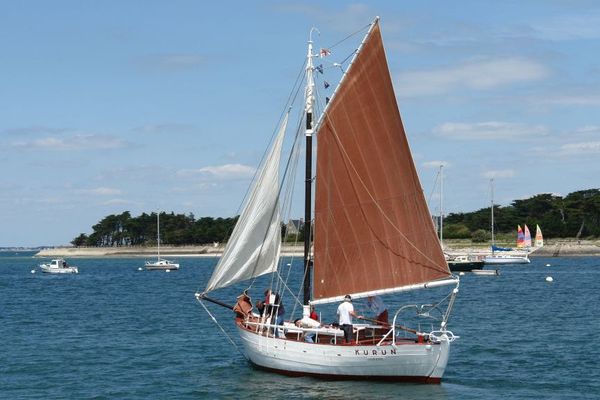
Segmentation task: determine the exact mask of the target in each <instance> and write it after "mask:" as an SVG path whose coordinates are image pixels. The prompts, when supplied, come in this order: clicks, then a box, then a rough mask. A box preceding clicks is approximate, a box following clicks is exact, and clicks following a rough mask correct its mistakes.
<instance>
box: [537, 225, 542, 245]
mask: <svg viewBox="0 0 600 400" xmlns="http://www.w3.org/2000/svg"><path fill="white" fill-rule="evenodd" d="M535 247H544V237H543V236H542V230H541V229H540V226H539V225H536V226H535Z"/></svg>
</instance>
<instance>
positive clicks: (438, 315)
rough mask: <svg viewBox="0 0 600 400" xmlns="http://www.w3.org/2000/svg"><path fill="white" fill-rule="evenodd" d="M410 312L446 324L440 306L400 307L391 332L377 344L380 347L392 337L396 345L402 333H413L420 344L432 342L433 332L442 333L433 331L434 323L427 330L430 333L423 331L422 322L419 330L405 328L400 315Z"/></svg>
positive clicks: (418, 327)
mask: <svg viewBox="0 0 600 400" xmlns="http://www.w3.org/2000/svg"><path fill="white" fill-rule="evenodd" d="M409 310H414V311H415V317H417V318H426V319H432V320H434V321H440V322H442V326H444V324H443V319H444V313H443V312H442V310H440V309H439V304H421V305H417V304H407V305H404V306H402V307H400V308H399V309H398V311H396V313H395V314H394V319H393V320H392V325H391V329H390V331H389V332H388V333H387V334H386V335H385V336H384V337H383V338H382V339H381V340H380V341H379V343H378V344H377V345H378V346H379V345H380V344H382V343H383V342H384V341H385V340H386V339H387V338H388V337H389V336H390V335H391V337H392V344H393V345H396V338H397V336H398V335H399V334H400V332H401V331H402V332H404V333H405V334H406V333H411V334H413V335H415V336H416V337H417V341H418V342H424V341H427V340H431V337H432V336H431V332H441V331H434V330H433V323H430V328H429V329H427V331H429V332H430V333H425V331H426V330H425V329H423V326H422V325H423V323H422V322H419V323H418V324H417V329H413V328H409V327H407V326H405V325H404V324H402V323H400V320H399V316H400V314H401V313H404V314H405V313H406V312H407V311H409ZM444 332H446V331H444ZM434 336H435V335H434ZM452 337H453V338H454V335H452ZM435 338H438V336H435ZM452 340H454V339H452Z"/></svg>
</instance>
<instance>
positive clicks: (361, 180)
mask: <svg viewBox="0 0 600 400" xmlns="http://www.w3.org/2000/svg"><path fill="white" fill-rule="evenodd" d="M325 118H327V120H328V121H330V123H329V125H330V126H331V133H332V135H333V137H334V138H335V140H336V142H337V144H338V147H339V149H340V150H341V152H342V154H343V155H344V157H343V158H344V161H345V164H347V165H349V166H350V167H351V169H352V171H353V172H354V174H355V175H356V177H358V181H359V182H360V184H361V186H362V187H363V189H364V190H365V192H366V193H367V195H368V196H369V198H370V199H371V201H372V202H373V204H374V205H375V206H376V208H377V210H379V212H380V214H381V215H382V216H383V218H384V219H385V220H386V221H387V222H388V223H389V224H390V226H391V227H392V228H394V230H395V231H396V232H398V234H399V235H400V236H401V237H402V238H403V239H404V240H405V241H406V242H407V243H408V244H409V245H410V246H411V247H412V248H413V249H415V250H416V251H417V252H418V253H419V254H421V255H422V256H423V257H425V259H427V260H428V261H429V262H431V264H433V266H434V268H432V267H431V266H429V265H426V264H422V263H420V262H416V261H413V260H410V261H413V262H415V263H416V264H419V265H422V266H423V267H426V268H429V269H433V270H436V271H438V272H444V273H445V272H447V269H448V268H447V267H446V268H444V267H442V266H441V265H438V264H437V263H436V262H435V261H433V260H432V259H431V258H430V257H429V256H428V255H426V254H425V253H423V252H422V251H421V250H420V249H419V248H418V247H417V246H415V245H414V244H413V243H412V241H411V240H410V239H408V238H407V237H406V235H404V233H403V232H402V231H401V230H400V228H398V226H396V224H395V223H394V222H393V221H392V220H391V219H390V218H389V216H388V215H387V214H386V213H385V211H384V210H383V209H382V208H381V205H380V204H379V202H378V201H377V200H376V199H375V197H374V196H373V194H372V193H371V191H370V190H369V188H368V187H367V185H366V183H365V182H364V180H363V179H362V177H361V176H360V174H359V173H358V170H357V169H356V166H355V165H354V163H353V162H352V160H351V159H350V156H349V155H348V153H347V152H346V148H345V147H344V146H343V144H342V142H341V139H340V138H339V136H338V134H337V131H336V129H335V127H334V126H333V125H334V124H333V122H332V121H331V119H330V118H329V115H327V114H326V115H325ZM352 187H353V189H354V193H355V194H356V196H357V198H358V193H357V190H356V187H355V185H354V184H352ZM360 211H361V214H362V215H363V217H364V218H365V220H366V221H368V220H369V219H368V218H367V216H366V215H365V211H364V208H363V207H360ZM431 223H432V224H433V221H432V222H431ZM368 226H369V229H370V230H371V232H372V233H373V234H374V235H375V237H377V239H378V240H379V241H380V243H381V244H383V245H384V246H385V247H386V248H387V249H388V250H390V251H391V252H392V253H393V254H395V255H397V256H398V257H401V258H404V259H407V257H406V256H404V255H402V254H398V253H396V252H395V251H393V250H392V249H391V248H390V246H389V245H388V244H387V243H386V242H384V241H383V240H382V239H380V238H379V236H378V235H377V234H376V233H375V232H374V231H373V229H372V227H371V225H370V224H369V225H368Z"/></svg>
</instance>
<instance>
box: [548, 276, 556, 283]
mask: <svg viewBox="0 0 600 400" xmlns="http://www.w3.org/2000/svg"><path fill="white" fill-rule="evenodd" d="M553 281H554V279H552V277H551V276H547V277H546V282H553Z"/></svg>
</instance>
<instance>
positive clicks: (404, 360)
mask: <svg viewBox="0 0 600 400" xmlns="http://www.w3.org/2000/svg"><path fill="white" fill-rule="evenodd" d="M364 29H365V30H367V33H366V35H365V36H364V39H363V40H362V42H361V44H360V46H359V47H358V49H356V48H354V50H353V51H352V53H351V56H350V57H348V58H347V59H348V60H350V63H349V64H348V65H343V66H342V67H343V68H342V67H340V69H343V75H342V77H341V79H340V81H339V83H338V85H337V88H336V89H335V91H334V92H333V94H332V95H331V98H330V100H329V99H327V100H329V101H327V100H326V102H325V106H324V108H323V110H322V112H321V113H320V116H318V118H317V112H318V110H317V106H318V104H319V102H318V97H317V95H316V94H315V91H316V89H315V77H314V74H316V73H321V71H322V69H323V67H322V66H321V65H315V64H314V60H315V59H318V58H319V57H320V56H328V55H330V51H329V50H328V49H321V50H319V51H315V50H313V41H312V33H313V32H314V28H313V29H312V30H311V33H310V34H309V41H308V53H307V57H306V62H305V68H304V71H305V73H304V77H305V82H306V88H305V96H304V104H303V105H302V109H301V111H300V114H301V120H300V121H301V123H300V124H299V126H298V129H297V130H295V132H294V138H295V139H294V140H293V145H292V147H291V150H290V151H289V154H290V159H288V161H282V160H281V154H282V144H283V143H284V135H285V132H286V127H287V121H288V119H289V112H284V113H283V114H282V115H284V116H283V117H282V119H281V123H280V125H279V129H278V130H277V131H276V134H275V136H274V139H273V140H272V145H271V148H270V150H269V151H268V152H267V153H266V155H265V158H264V160H263V162H262V165H261V168H260V169H259V172H258V173H257V175H256V178H255V180H254V182H253V184H252V187H251V190H250V191H249V192H248V193H249V194H248V196H247V198H246V200H245V203H244V207H243V208H242V212H241V213H240V216H239V219H238V222H237V225H236V226H235V228H234V230H233V232H232V234H231V237H230V239H229V241H228V243H227V246H226V248H225V250H224V253H223V255H222V257H221V259H220V260H219V262H218V264H217V265H216V267H215V269H214V272H213V274H212V276H211V278H210V279H209V281H208V283H207V286H206V288H205V289H204V290H203V291H201V292H197V293H196V299H197V300H198V302H199V303H200V304H201V305H202V307H203V308H204V309H205V311H206V312H207V313H208V314H209V315H210V316H211V319H212V320H213V322H215V323H216V324H218V326H219V327H220V328H221V329H220V330H217V329H215V334H223V335H225V334H226V330H225V328H224V327H223V326H222V325H221V323H220V322H219V321H218V320H217V318H216V317H214V315H213V313H211V311H210V308H209V307H208V305H209V304H208V303H214V304H218V305H220V306H223V307H228V308H231V309H232V310H233V312H234V315H233V319H234V324H235V330H236V331H237V334H238V338H237V339H231V340H232V341H234V343H236V345H237V344H239V347H240V348H241V350H242V352H243V354H244V356H245V357H246V358H247V360H248V361H249V362H250V363H251V364H252V365H254V366H256V367H258V368H261V369H265V370H269V371H273V372H278V373H281V374H285V375H293V376H315V377H321V378H335V379H382V380H396V381H416V382H426V383H439V382H440V381H441V378H442V376H443V374H444V371H445V369H446V365H447V362H448V357H449V353H450V345H451V343H452V342H453V341H454V340H455V339H456V338H457V336H455V335H454V334H453V333H452V331H450V330H449V329H448V322H449V317H450V312H451V310H452V306H453V304H454V300H455V298H456V296H457V293H458V289H459V279H458V277H456V276H454V275H452V274H451V272H450V270H449V269H448V265H447V263H446V261H445V260H444V255H443V252H442V249H441V246H440V242H439V240H438V238H437V236H436V233H435V230H434V226H433V221H432V219H431V217H430V214H429V211H428V207H427V204H426V201H425V198H424V196H423V191H422V189H421V185H420V183H419V179H418V176H417V172H416V168H415V165H414V162H413V160H412V156H411V153H410V149H409V145H408V141H407V139H406V136H405V133H404V128H403V124H402V120H401V118H400V113H399V111H398V106H397V103H396V96H395V94H394V90H393V87H392V80H391V77H390V73H389V70H388V65H387V61H386V56H385V51H384V47H383V40H382V37H381V31H380V24H379V19H378V18H377V19H375V21H374V22H373V23H371V24H369V25H368V26H367V27H366V28H364ZM341 64H342V63H338V64H337V66H340V65H341ZM334 65H335V64H334ZM293 92H294V90H293V91H292V93H293ZM292 97H293V96H292ZM285 109H286V110H287V109H288V105H286V108H285ZM302 136H304V138H305V143H306V146H305V150H306V164H305V174H304V178H305V184H304V191H305V193H304V199H305V202H304V208H305V210H304V221H305V223H304V255H303V262H302V264H303V267H304V270H303V277H302V279H301V282H299V284H300V285H301V288H300V289H299V290H298V291H297V292H295V291H293V290H291V289H289V287H288V285H287V283H288V282H287V281H286V280H285V276H286V275H287V274H286V273H281V270H282V269H283V268H285V266H286V265H289V264H285V263H286V262H287V260H281V259H280V257H279V256H280V246H281V221H282V217H281V216H282V214H283V212H284V210H286V209H287V207H288V201H289V198H290V197H291V196H290V195H289V192H288V188H289V187H293V186H294V184H293V182H291V183H290V179H291V180H292V181H293V179H292V178H290V176H291V175H294V172H290V171H295V169H294V167H292V165H295V163H293V162H292V161H294V159H297V158H300V157H298V153H299V151H298V150H299V146H300V144H301V142H302V140H301V138H302ZM313 136H314V137H317V138H318V143H317V144H318V152H317V157H316V176H313V172H312V165H313V162H312V151H313V144H312V139H313ZM280 166H281V167H280ZM280 169H281V170H283V177H282V178H281V179H280ZM313 185H314V186H315V196H314V197H315V198H314V215H313V213H312V206H313V195H312V189H313ZM313 228H314V229H313ZM313 233H314V234H313ZM265 274H271V278H272V279H271V281H272V282H276V283H273V285H278V288H279V289H276V288H275V287H273V288H271V291H270V292H266V294H267V298H266V301H265V303H268V304H269V307H268V310H267V308H261V310H262V312H259V309H258V307H257V309H255V308H254V307H253V301H252V299H251V291H252V290H256V289H253V287H252V284H253V282H254V280H255V279H256V278H257V277H258V276H262V275H265ZM244 281H250V283H249V284H248V286H246V287H245V290H240V292H241V294H240V295H239V296H238V297H237V301H236V303H235V304H234V305H230V304H228V303H227V302H226V301H223V300H221V299H217V298H216V297H215V295H213V293H214V292H216V291H218V290H219V289H221V288H224V287H228V286H231V285H234V284H240V285H241V283H242V282H244ZM425 289H428V291H427V292H426V293H425V292H424V290H425ZM261 290H262V289H261ZM276 290H281V291H283V292H282V293H283V294H282V295H281V297H282V299H283V297H284V296H287V297H286V301H293V302H295V303H296V304H297V305H298V306H299V307H298V309H299V310H302V316H301V318H298V319H297V320H296V321H294V322H291V321H284V322H283V323H277V322H278V321H277V315H278V314H279V313H278V307H279V306H280V304H281V303H280V302H278V301H277V300H275V301H273V299H272V293H273V292H274V291H276ZM408 291H421V292H417V294H418V293H423V294H427V295H428V296H429V295H431V296H438V295H439V297H440V298H439V299H438V301H436V302H431V301H429V302H427V303H423V304H420V303H417V304H413V302H410V303H408V300H404V301H406V302H407V303H406V304H403V305H402V306H399V307H398V308H397V309H395V310H393V311H392V310H390V316H393V318H391V321H390V323H378V322H369V320H367V319H365V320H364V321H362V322H361V323H355V324H354V325H353V329H352V332H351V340H350V341H349V342H346V341H345V340H342V338H343V337H344V334H343V331H342V330H341V329H340V327H339V326H336V325H335V324H332V325H322V324H319V323H318V322H316V321H314V319H311V318H310V317H309V312H310V307H311V306H315V305H326V304H331V303H336V302H341V301H342V300H343V299H344V297H345V296H346V295H350V296H351V297H352V299H353V300H356V299H364V298H367V297H369V296H375V295H389V296H391V295H394V296H399V297H400V299H402V297H405V296H407V294H406V293H405V292H408ZM280 293H281V292H280ZM295 293H297V294H298V296H295ZM260 294H261V295H262V291H261V292H260ZM209 295H210V297H209ZM413 301H414V300H413ZM287 304H288V305H289V303H287ZM323 307H325V306H323ZM288 308H289V307H288ZM413 318H414V320H416V321H417V322H414V325H411V326H407V324H405V323H404V321H412V319H413ZM401 321H402V323H401ZM419 321H420V322H419ZM425 321H427V323H421V322H425ZM363 322H364V323H363ZM308 337H310V341H308V339H307V338H308ZM224 340H225V337H224Z"/></svg>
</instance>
